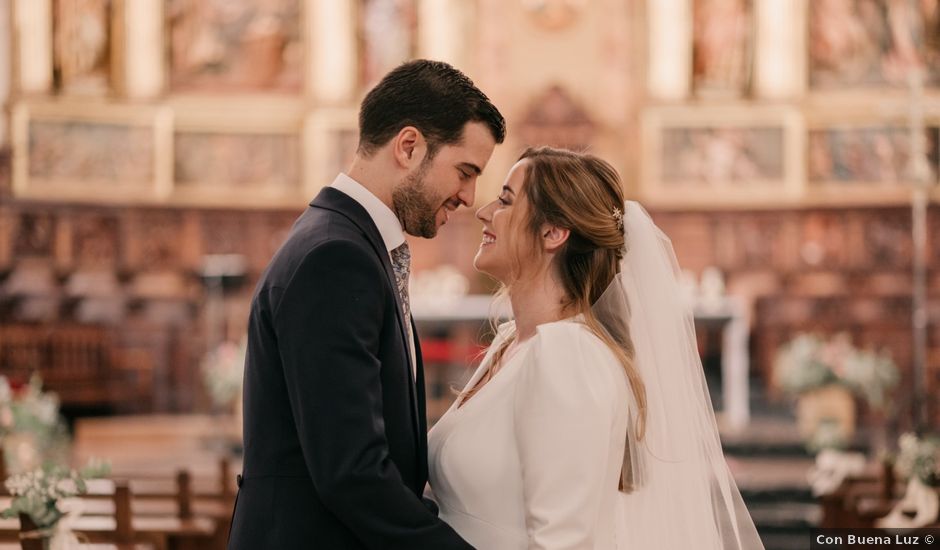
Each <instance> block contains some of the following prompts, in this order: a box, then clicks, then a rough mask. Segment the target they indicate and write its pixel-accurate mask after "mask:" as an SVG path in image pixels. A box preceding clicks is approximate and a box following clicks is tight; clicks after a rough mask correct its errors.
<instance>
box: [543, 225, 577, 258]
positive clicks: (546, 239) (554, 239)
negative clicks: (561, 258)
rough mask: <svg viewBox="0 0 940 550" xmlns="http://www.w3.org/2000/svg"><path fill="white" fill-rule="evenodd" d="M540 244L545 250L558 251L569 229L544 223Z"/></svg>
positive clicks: (568, 233) (567, 235)
mask: <svg viewBox="0 0 940 550" xmlns="http://www.w3.org/2000/svg"><path fill="white" fill-rule="evenodd" d="M541 235H542V246H543V247H544V248H545V251H546V252H558V249H560V248H561V247H562V246H564V244H565V243H566V242H568V237H569V236H570V235H571V231H570V230H568V229H565V228H564V227H558V226H555V225H549V224H545V225H543V226H542V232H541Z"/></svg>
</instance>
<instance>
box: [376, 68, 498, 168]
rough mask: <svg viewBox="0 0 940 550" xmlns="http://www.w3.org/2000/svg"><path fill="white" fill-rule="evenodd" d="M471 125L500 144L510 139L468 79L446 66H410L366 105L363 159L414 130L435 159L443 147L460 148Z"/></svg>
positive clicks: (391, 78)
mask: <svg viewBox="0 0 940 550" xmlns="http://www.w3.org/2000/svg"><path fill="white" fill-rule="evenodd" d="M471 121H474V122H482V123H484V124H486V126H487V127H488V128H489V130H490V133H491V134H493V139H494V140H495V141H496V143H502V142H503V139H505V137H506V121H505V120H504V119H503V115H501V114H500V112H499V110H498V109H497V108H496V107H495V106H494V105H493V104H492V103H491V102H490V100H489V98H487V97H486V94H484V93H483V92H482V91H480V89H479V88H477V87H476V86H474V84H473V81H472V80H470V79H469V78H468V77H467V75H465V74H463V73H462V72H460V71H458V70H457V69H455V68H454V67H452V66H450V65H448V64H447V63H444V62H442V61H429V60H427V59H417V60H414V61H409V62H407V63H404V64H402V65H399V66H398V68H396V69H395V70H393V71H392V72H390V73H388V74H387V75H385V77H384V78H382V80H381V81H380V82H379V83H378V84H376V86H375V87H374V88H372V90H370V91H369V93H368V94H366V97H365V99H363V100H362V105H361V107H360V108H359V149H358V153H359V154H360V155H363V156H365V157H369V156H371V155H372V154H373V153H375V151H376V150H377V149H379V148H380V147H382V146H383V145H385V144H386V143H388V142H389V140H391V139H392V138H393V137H395V135H396V134H398V132H399V131H401V129H402V128H404V127H405V126H414V127H415V128H417V129H418V130H419V131H421V133H422V134H424V139H425V140H426V141H427V144H428V158H431V157H433V156H434V154H435V153H437V150H438V149H439V148H440V147H441V146H442V145H447V144H453V143H457V142H459V141H460V139H461V137H462V136H463V128H464V126H465V125H466V124H467V123H468V122H471Z"/></svg>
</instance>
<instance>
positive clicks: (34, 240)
mask: <svg viewBox="0 0 940 550" xmlns="http://www.w3.org/2000/svg"><path fill="white" fill-rule="evenodd" d="M55 237H56V216H55V214H53V213H52V212H48V211H45V212H44V211H37V212H30V211H25V212H21V213H20V214H19V215H18V216H17V223H16V228H15V229H14V232H13V256H14V258H15V259H24V258H29V257H42V258H52V257H53V255H54V254H55Z"/></svg>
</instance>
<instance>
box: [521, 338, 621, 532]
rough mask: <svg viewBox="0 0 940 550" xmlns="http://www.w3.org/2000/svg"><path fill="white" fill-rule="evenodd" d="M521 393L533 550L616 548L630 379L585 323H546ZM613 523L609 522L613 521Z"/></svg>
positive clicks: (524, 472)
mask: <svg viewBox="0 0 940 550" xmlns="http://www.w3.org/2000/svg"><path fill="white" fill-rule="evenodd" d="M535 338H536V341H534V342H533V343H532V346H533V348H532V350H531V353H530V354H529V356H528V358H527V359H528V360H526V361H525V362H524V364H522V365H520V368H521V371H520V373H519V381H518V384H517V385H516V388H515V395H514V415H513V416H514V418H515V429H514V433H515V438H516V442H517V447H518V455H519V461H520V465H521V471H522V491H523V502H524V506H525V524H526V532H527V535H528V539H529V548H530V549H545V550H549V549H551V550H560V549H568V548H571V549H573V548H613V543H612V541H611V540H610V538H611V535H612V533H613V532H614V528H613V525H612V524H611V523H608V522H612V521H613V520H614V515H613V513H612V511H613V510H614V509H615V508H616V506H615V504H616V502H615V499H616V498H617V485H618V480H619V476H620V470H621V467H622V464H623V452H624V433H625V431H626V428H627V416H628V415H627V403H628V400H629V398H628V386H627V381H626V377H625V374H624V372H623V368H622V366H621V365H620V363H619V362H618V361H617V359H616V358H615V356H614V355H613V353H611V351H610V349H608V348H607V346H606V345H605V344H604V343H603V342H602V341H601V340H600V339H598V338H597V337H596V336H595V335H594V334H592V333H591V332H590V330H589V329H588V328H587V327H586V326H585V325H583V324H580V323H571V322H561V323H551V324H548V325H542V326H541V327H539V330H538V334H537V336H535ZM605 524H606V525H605Z"/></svg>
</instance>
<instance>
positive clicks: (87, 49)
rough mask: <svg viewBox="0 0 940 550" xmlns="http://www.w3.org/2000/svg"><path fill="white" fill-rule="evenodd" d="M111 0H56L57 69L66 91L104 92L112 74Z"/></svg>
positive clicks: (59, 85)
mask: <svg viewBox="0 0 940 550" xmlns="http://www.w3.org/2000/svg"><path fill="white" fill-rule="evenodd" d="M110 21H111V0H55V3H54V12H53V70H54V77H55V83H56V88H57V89H59V90H61V91H62V92H65V93H70V94H71V93H74V94H88V95H102V94H105V93H106V92H107V91H108V89H109V86H110V77H111V69H110V66H111V63H110V57H111V36H110V34H111V33H110V29H111V26H110Z"/></svg>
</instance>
